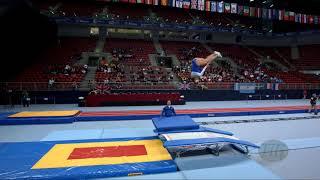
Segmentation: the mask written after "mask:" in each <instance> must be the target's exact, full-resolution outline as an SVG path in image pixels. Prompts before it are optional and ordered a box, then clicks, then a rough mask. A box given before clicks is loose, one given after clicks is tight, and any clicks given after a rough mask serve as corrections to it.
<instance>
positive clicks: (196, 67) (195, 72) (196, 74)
mask: <svg viewBox="0 0 320 180" xmlns="http://www.w3.org/2000/svg"><path fill="white" fill-rule="evenodd" d="M218 57H222V56H221V53H220V52H218V51H214V52H213V54H210V55H209V56H207V57H206V58H194V59H192V62H191V78H192V79H193V80H194V82H195V83H196V84H198V83H199V80H200V78H201V77H202V76H203V74H204V72H205V71H206V69H207V68H208V67H209V65H210V63H211V62H212V61H213V60H215V59H216V58H218ZM201 88H202V89H206V87H205V86H204V85H202V86H201Z"/></svg>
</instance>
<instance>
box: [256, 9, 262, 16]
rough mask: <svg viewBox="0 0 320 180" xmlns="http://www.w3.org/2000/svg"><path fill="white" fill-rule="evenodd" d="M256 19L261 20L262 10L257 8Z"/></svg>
mask: <svg viewBox="0 0 320 180" xmlns="http://www.w3.org/2000/svg"><path fill="white" fill-rule="evenodd" d="M256 17H257V18H261V8H256Z"/></svg>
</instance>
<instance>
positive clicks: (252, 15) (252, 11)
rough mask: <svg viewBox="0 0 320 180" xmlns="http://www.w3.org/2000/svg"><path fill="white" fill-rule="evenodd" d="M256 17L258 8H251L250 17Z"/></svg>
mask: <svg viewBox="0 0 320 180" xmlns="http://www.w3.org/2000/svg"><path fill="white" fill-rule="evenodd" d="M255 15H256V8H255V7H250V16H251V17H254V16H255Z"/></svg>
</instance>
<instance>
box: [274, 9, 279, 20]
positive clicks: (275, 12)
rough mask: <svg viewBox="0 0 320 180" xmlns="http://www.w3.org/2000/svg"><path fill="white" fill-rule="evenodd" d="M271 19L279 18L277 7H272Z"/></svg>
mask: <svg viewBox="0 0 320 180" xmlns="http://www.w3.org/2000/svg"><path fill="white" fill-rule="evenodd" d="M272 19H275V20H279V11H278V10H277V9H272Z"/></svg>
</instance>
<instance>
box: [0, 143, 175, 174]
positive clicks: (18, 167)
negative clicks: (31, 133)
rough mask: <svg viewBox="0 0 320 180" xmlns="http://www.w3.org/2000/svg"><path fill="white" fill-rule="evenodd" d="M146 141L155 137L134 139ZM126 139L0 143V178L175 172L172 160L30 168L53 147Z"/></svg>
mask: <svg viewBox="0 0 320 180" xmlns="http://www.w3.org/2000/svg"><path fill="white" fill-rule="evenodd" d="M148 139H149V140H151V139H155V137H145V138H134V140H148ZM129 140H132V138H117V139H98V140H78V141H51V142H21V143H0V149H1V150H0V162H1V163H0V179H88V178H103V177H116V176H127V175H128V174H130V173H136V172H141V173H143V174H153V173H165V172H175V171H176V170H177V167H176V165H175V163H174V161H172V160H165V161H155V162H143V163H127V164H116V165H98V166H77V167H66V168H50V169H31V168H32V167H33V165H34V164H35V163H36V162H38V160H40V159H41V157H42V156H43V155H45V154H46V153H47V152H48V151H49V150H50V149H51V148H52V147H53V146H54V145H56V144H69V143H85V142H106V141H108V142H112V141H129Z"/></svg>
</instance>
